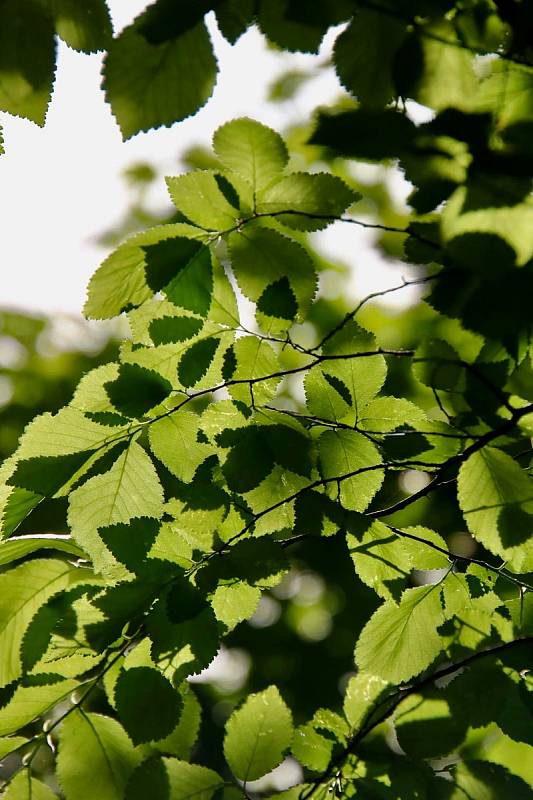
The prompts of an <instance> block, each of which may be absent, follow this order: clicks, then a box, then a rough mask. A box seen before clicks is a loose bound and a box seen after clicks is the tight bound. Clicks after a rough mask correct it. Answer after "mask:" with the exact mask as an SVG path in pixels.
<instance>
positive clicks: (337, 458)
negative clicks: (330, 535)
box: [318, 429, 384, 511]
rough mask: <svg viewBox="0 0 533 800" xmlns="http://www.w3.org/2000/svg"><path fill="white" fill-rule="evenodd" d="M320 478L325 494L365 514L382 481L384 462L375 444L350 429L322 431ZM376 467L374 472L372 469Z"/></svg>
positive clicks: (320, 440) (319, 445)
mask: <svg viewBox="0 0 533 800" xmlns="http://www.w3.org/2000/svg"><path fill="white" fill-rule="evenodd" d="M318 447H319V453H320V463H321V467H322V476H323V477H324V479H325V480H326V481H328V494H329V495H330V496H331V497H336V496H337V480H338V482H339V487H340V489H339V492H340V498H341V503H342V505H343V506H344V507H345V508H349V509H352V510H354V511H364V510H365V508H367V506H368V505H369V504H370V502H371V500H372V498H373V497H374V495H375V494H376V492H377V491H378V489H379V487H380V486H381V484H382V482H383V476H384V471H383V470H382V469H380V468H379V466H380V465H381V464H382V463H383V462H382V459H381V456H380V454H379V452H378V450H377V448H376V446H375V445H374V444H372V442H370V441H369V440H368V439H366V438H365V437H364V436H363V435H362V434H360V433H356V432H355V431H350V430H343V429H340V430H336V431H325V432H324V433H323V434H322V435H321V436H320V439H319V440H318ZM373 467H376V469H373Z"/></svg>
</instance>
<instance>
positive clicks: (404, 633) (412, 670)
mask: <svg viewBox="0 0 533 800" xmlns="http://www.w3.org/2000/svg"><path fill="white" fill-rule="evenodd" d="M442 622H444V616H443V612H442V607H441V602H440V592H439V589H438V587H435V586H429V587H427V586H420V587H417V588H416V589H407V590H406V591H405V592H404V594H403V595H402V598H401V600H400V603H399V604H398V605H396V603H394V602H393V601H392V600H387V601H386V602H385V603H384V604H383V605H382V606H380V607H379V608H378V610H377V611H375V612H374V614H373V615H372V616H371V617H370V619H369V621H368V622H367V624H366V625H365V627H364V628H363V630H362V632H361V635H360V637H359V641H358V642H357V645H356V648H355V660H356V663H357V665H358V666H359V669H361V670H366V671H368V672H370V673H373V674H374V675H377V676H378V677H380V678H383V680H386V681H390V682H391V683H401V682H402V681H407V680H409V679H410V678H412V677H413V676H415V675H418V674H419V673H420V672H422V670H424V669H426V668H427V667H429V666H430V664H431V663H432V662H433V661H434V660H435V658H436V657H437V656H438V655H439V653H440V652H441V650H442V648H443V647H444V640H443V639H441V637H440V636H439V634H438V633H437V631H436V628H437V627H438V626H439V625H440V624H442Z"/></svg>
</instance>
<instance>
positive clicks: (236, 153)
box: [213, 117, 288, 191]
mask: <svg viewBox="0 0 533 800" xmlns="http://www.w3.org/2000/svg"><path fill="white" fill-rule="evenodd" d="M213 148H214V150H215V153H216V154H217V156H218V157H219V159H220V160H221V162H222V163H223V164H224V166H225V167H227V168H228V169H230V170H232V171H233V172H236V173H237V174H238V175H240V176H241V177H242V178H244V179H245V180H247V181H248V182H249V183H250V185H251V186H252V187H253V189H254V191H260V190H261V189H263V188H264V187H265V186H267V185H268V184H269V183H270V182H271V181H272V180H273V179H274V178H277V177H278V176H279V174H280V173H281V172H282V171H283V169H284V167H285V165H286V163H287V161H288V153H287V148H286V146H285V143H284V141H283V139H282V138H281V136H280V135H279V134H278V133H275V132H274V131H273V130H272V129H271V128H267V126H266V125H261V123H259V122H256V121H255V120H253V119H247V118H246V117H244V118H242V119H233V120H231V121H230V122H226V124H225V125H222V127H220V128H218V130H217V131H216V133H215V135H214V137H213Z"/></svg>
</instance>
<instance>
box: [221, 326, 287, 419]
mask: <svg viewBox="0 0 533 800" xmlns="http://www.w3.org/2000/svg"><path fill="white" fill-rule="evenodd" d="M232 352H233V356H234V360H235V364H234V369H233V372H232V373H231V380H232V381H235V382H236V384H235V385H233V386H230V387H229V392H230V394H231V396H232V398H233V399H234V400H239V401H240V402H241V403H245V404H246V405H251V402H252V396H253V400H254V402H256V403H258V404H259V405H264V404H266V403H268V402H269V401H270V400H272V398H273V397H274V395H275V394H276V391H277V388H278V386H279V383H280V380H281V378H280V377H273V378H268V380H261V381H257V383H254V384H253V385H252V387H251V388H250V384H248V383H247V381H250V380H252V381H253V380H255V379H256V378H267V376H268V375H276V373H278V372H279V367H280V365H279V360H278V357H277V355H276V351H275V350H274V348H273V347H272V345H271V344H270V343H269V342H266V341H264V340H263V339H259V338H258V337H257V336H241V337H240V338H239V339H237V341H236V342H235V344H234V345H233V348H232ZM239 381H242V383H238V382H239Z"/></svg>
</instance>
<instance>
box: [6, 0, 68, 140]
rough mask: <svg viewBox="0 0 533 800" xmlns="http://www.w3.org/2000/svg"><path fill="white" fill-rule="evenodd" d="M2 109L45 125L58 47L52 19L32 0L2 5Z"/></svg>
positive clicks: (14, 1) (18, 0) (7, 2)
mask: <svg viewBox="0 0 533 800" xmlns="http://www.w3.org/2000/svg"><path fill="white" fill-rule="evenodd" d="M0 53H1V54H2V55H1V58H0V110H2V111H8V112H9V113H10V114H16V115H18V116H20V117H25V118H26V119H29V120H31V121H32V122H36V123H37V125H40V126H41V127H42V126H43V125H44V121H45V117H46V111H47V109H48V104H49V102H50V97H51V94H52V84H53V80H54V68H55V55H56V47H55V40H54V28H53V25H52V21H51V19H50V17H49V16H48V14H47V13H46V11H45V9H43V8H42V7H41V6H40V5H39V4H38V3H36V2H33V0H6V1H5V2H3V3H2V4H1V6H0Z"/></svg>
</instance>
